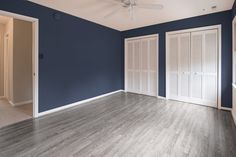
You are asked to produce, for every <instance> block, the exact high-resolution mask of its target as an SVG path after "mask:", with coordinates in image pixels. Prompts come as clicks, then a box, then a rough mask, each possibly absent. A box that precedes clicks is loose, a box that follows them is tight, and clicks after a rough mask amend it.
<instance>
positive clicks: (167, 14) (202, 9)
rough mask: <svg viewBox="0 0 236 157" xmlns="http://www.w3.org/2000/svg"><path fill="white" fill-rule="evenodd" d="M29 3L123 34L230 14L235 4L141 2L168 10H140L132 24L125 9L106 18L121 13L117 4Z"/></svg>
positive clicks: (84, 0) (216, 0) (86, 0)
mask: <svg viewBox="0 0 236 157" xmlns="http://www.w3.org/2000/svg"><path fill="white" fill-rule="evenodd" d="M29 1H32V2H34V3H38V4H41V5H44V6H47V7H50V8H53V9H56V10H60V11H63V12H66V13H69V14H71V15H74V16H78V17H80V18H83V19H87V20H89V21H93V22H95V23H98V24H101V25H104V26H107V27H110V28H114V29H117V30H120V31H124V30H129V29H133V28H139V27H143V26H148V25H153V24H159V23H164V22H168V21H174V20H178V19H184V18H189V17H194V16H199V15H204V14H209V13H214V12H220V11H225V10H230V9H231V8H232V6H233V3H234V0H138V2H142V3H157V4H162V5H163V6H164V8H163V9H162V10H147V9H137V10H136V11H135V19H134V20H131V19H130V18H129V12H128V10H127V9H124V8H123V9H122V10H120V11H119V12H118V13H117V14H115V15H113V16H112V17H110V18H104V16H106V15H107V14H109V13H110V12H112V11H113V10H115V9H117V7H118V6H117V5H113V4H112V2H114V1H115V0H66V1H65V0H29ZM110 2H111V3H110ZM212 6H217V8H216V9H211V7H212Z"/></svg>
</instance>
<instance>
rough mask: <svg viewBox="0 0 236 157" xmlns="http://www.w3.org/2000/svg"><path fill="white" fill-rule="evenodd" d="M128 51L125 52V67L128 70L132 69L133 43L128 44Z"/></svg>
mask: <svg viewBox="0 0 236 157" xmlns="http://www.w3.org/2000/svg"><path fill="white" fill-rule="evenodd" d="M127 45H128V48H127V49H128V51H127V66H128V69H129V70H132V69H133V43H132V42H128V44H127Z"/></svg>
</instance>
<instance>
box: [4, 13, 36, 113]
mask: <svg viewBox="0 0 236 157" xmlns="http://www.w3.org/2000/svg"><path fill="white" fill-rule="evenodd" d="M0 15H3V16H8V17H12V18H15V19H19V20H24V21H29V22H32V24H33V50H32V53H33V55H32V56H33V57H32V61H33V69H32V75H33V117H34V118H37V117H38V114H39V112H38V98H39V97H38V66H39V65H38V64H39V62H38V56H39V50H38V49H39V19H36V18H33V17H29V16H24V15H20V14H15V13H11V12H7V11H3V10H0Z"/></svg>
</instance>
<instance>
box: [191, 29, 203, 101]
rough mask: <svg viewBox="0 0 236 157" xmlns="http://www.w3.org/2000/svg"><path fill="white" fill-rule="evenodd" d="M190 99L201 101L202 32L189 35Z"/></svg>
mask: <svg viewBox="0 0 236 157" xmlns="http://www.w3.org/2000/svg"><path fill="white" fill-rule="evenodd" d="M191 39H192V40H191V93H190V94H191V97H192V98H193V99H202V84H203V80H202V79H203V77H202V69H203V68H202V67H203V66H202V65H203V61H202V54H203V32H194V33H192V34H191Z"/></svg>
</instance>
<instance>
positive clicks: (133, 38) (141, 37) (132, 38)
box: [125, 34, 159, 42]
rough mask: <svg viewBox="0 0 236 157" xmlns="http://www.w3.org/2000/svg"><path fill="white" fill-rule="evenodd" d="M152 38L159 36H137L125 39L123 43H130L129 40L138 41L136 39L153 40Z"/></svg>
mask: <svg viewBox="0 0 236 157" xmlns="http://www.w3.org/2000/svg"><path fill="white" fill-rule="evenodd" d="M153 37H159V34H151V35H143V36H138V37H131V38H125V42H126V41H130V40H138V39H144V38H153Z"/></svg>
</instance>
